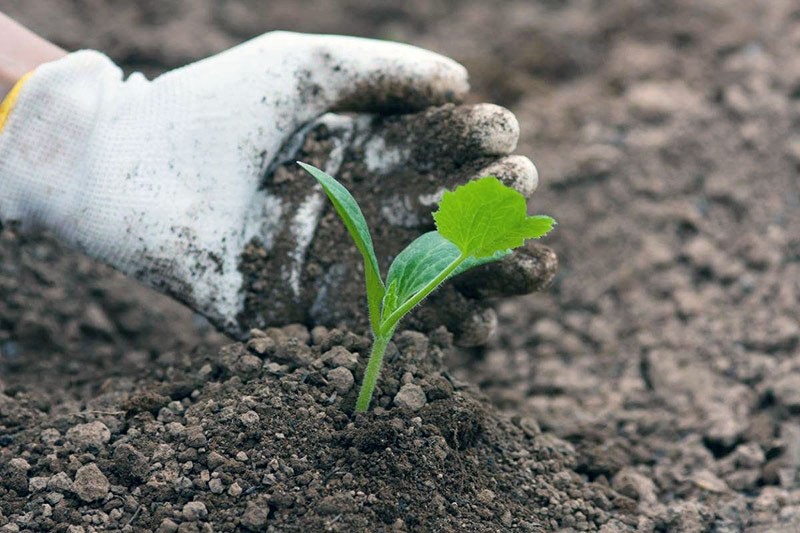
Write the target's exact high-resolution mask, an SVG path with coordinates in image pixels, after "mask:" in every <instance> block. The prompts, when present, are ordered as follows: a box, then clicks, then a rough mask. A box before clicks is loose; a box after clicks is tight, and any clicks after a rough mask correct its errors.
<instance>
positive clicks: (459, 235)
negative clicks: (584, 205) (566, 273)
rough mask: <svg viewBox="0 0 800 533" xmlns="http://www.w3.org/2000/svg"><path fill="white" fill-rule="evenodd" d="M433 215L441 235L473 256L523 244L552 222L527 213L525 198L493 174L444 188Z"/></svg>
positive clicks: (480, 255)
mask: <svg viewBox="0 0 800 533" xmlns="http://www.w3.org/2000/svg"><path fill="white" fill-rule="evenodd" d="M433 218H434V220H435V221H436V229H437V230H438V231H439V233H441V235H442V236H443V237H444V238H446V239H447V240H449V241H451V242H452V243H453V244H455V245H456V247H457V248H458V249H459V250H460V251H461V252H462V253H464V255H467V256H473V257H476V258H482V257H491V256H492V255H494V254H495V253H496V252H498V251H502V250H509V249H513V248H517V247H518V246H522V244H524V242H525V241H526V240H527V239H536V238H539V237H541V236H542V235H545V234H546V233H547V232H549V231H550V230H551V229H552V228H553V226H554V225H555V220H553V219H552V218H550V217H548V216H543V215H537V216H528V214H527V206H526V202H525V197H524V196H522V195H521V194H520V193H519V192H517V191H515V190H514V189H512V188H510V187H507V186H505V185H503V184H502V183H501V182H500V180H498V179H497V178H495V177H493V176H486V177H484V178H481V179H478V180H475V181H472V182H470V183H467V184H466V185H462V186H460V187H457V188H456V189H455V190H454V191H446V192H445V193H444V195H443V196H442V201H441V202H439V209H438V210H437V211H436V212H435V213H434V214H433Z"/></svg>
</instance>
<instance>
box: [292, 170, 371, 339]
mask: <svg viewBox="0 0 800 533" xmlns="http://www.w3.org/2000/svg"><path fill="white" fill-rule="evenodd" d="M297 164H298V165H300V166H301V167H303V168H304V169H305V170H306V171H307V172H308V173H309V174H311V175H312V176H314V178H315V179H316V180H317V181H318V182H319V184H320V185H322V188H323V190H324V191H325V194H327V195H328V198H329V199H330V201H331V202H332V203H333V207H334V208H335V209H336V212H337V213H338V214H339V216H340V217H341V219H342V221H343V222H344V225H345V226H346V227H347V231H348V232H349V233H350V236H351V237H352V238H353V241H355V244H356V248H358V251H359V252H361V256H362V257H363V258H364V275H365V277H366V286H367V303H368V305H369V320H370V323H371V325H372V329H373V330H374V331H377V330H378V327H379V324H380V314H381V301H382V300H383V294H384V286H383V281H382V280H381V273H380V267H378V258H377V257H376V256H375V249H374V247H373V246H372V236H371V235H370V233H369V227H368V226H367V221H366V219H365V218H364V214H363V213H362V212H361V208H360V207H359V206H358V202H356V200H355V198H353V196H352V195H351V194H350V192H349V191H348V190H347V189H346V188H345V187H344V185H342V184H341V183H339V182H338V181H336V179H334V178H333V177H331V176H329V175H328V174H326V173H325V172H323V171H321V170H320V169H318V168H316V167H313V166H311V165H307V164H306V163H301V162H300V161H298V162H297ZM331 244H332V245H335V243H331Z"/></svg>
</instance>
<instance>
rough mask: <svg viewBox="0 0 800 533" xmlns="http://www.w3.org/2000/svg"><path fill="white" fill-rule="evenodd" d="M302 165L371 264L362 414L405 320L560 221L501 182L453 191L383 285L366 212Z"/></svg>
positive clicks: (324, 177) (323, 175) (359, 406)
mask: <svg viewBox="0 0 800 533" xmlns="http://www.w3.org/2000/svg"><path fill="white" fill-rule="evenodd" d="M298 164H299V165H300V166H301V167H303V168H304V169H305V170H306V171H308V173H309V174H311V175H312V176H313V177H314V178H316V180H317V181H318V182H319V183H320V185H322V188H323V190H324V191H325V193H326V194H327V195H328V198H329V199H330V201H331V202H332V203H333V206H334V208H335V209H336V212H337V213H338V214H339V216H340V217H341V218H342V220H343V221H344V225H345V226H346V227H347V231H348V232H349V233H350V236H351V237H352V238H353V240H354V241H355V245H356V247H357V248H358V250H359V252H361V255H362V256H363V258H364V275H365V278H366V279H365V281H366V287H367V306H368V309H369V321H370V326H371V328H372V334H373V336H374V342H373V344H372V353H371V354H370V356H369V361H368V362H367V369H366V372H365V373H364V380H363V382H362V384H361V390H360V392H359V394H358V399H357V400H356V412H357V413H364V412H366V411H367V409H368V408H369V404H370V401H371V400H372V394H373V392H374V391H375V385H376V383H377V382H378V375H379V374H380V371H381V366H382V364H383V355H384V353H385V352H386V346H387V345H388V344H389V341H390V340H391V338H392V335H393V334H394V331H395V328H397V324H398V323H399V322H400V320H401V319H402V318H403V317H404V316H405V315H406V314H408V312H409V311H411V310H412V309H413V308H414V307H415V306H416V305H417V304H419V303H420V302H421V301H422V300H424V299H425V297H427V296H428V295H429V294H430V293H432V292H433V291H434V290H435V289H436V288H437V287H438V286H439V285H441V284H442V283H444V282H445V281H446V280H448V279H449V278H451V277H453V276H456V275H458V274H460V273H462V272H465V271H467V270H469V269H471V268H474V267H476V266H478V265H483V264H486V263H490V262H492V261H497V260H499V259H502V258H503V257H505V256H506V255H508V254H510V253H511V250H512V249H514V248H517V247H519V246H522V245H523V244H524V243H525V241H526V240H527V239H536V238H539V237H541V236H543V235H545V234H546V233H548V232H549V231H550V230H551V229H552V228H553V226H554V225H555V220H553V219H552V218H550V217H548V216H542V215H537V216H528V214H527V209H526V203H525V197H523V196H522V195H521V194H520V193H519V192H517V191H515V190H514V189H512V188H510V187H507V186H505V185H503V184H502V183H501V182H500V180H498V179H497V178H495V177H493V176H486V177H484V178H481V179H478V180H475V181H472V182H470V183H467V184H466V185H462V186H460V187H457V188H456V189H455V190H454V191H446V192H445V193H444V195H443V197H442V200H441V202H439V209H438V210H437V211H436V212H434V213H433V218H434V221H435V222H436V231H430V232H428V233H425V234H423V235H421V236H420V237H418V238H417V239H416V240H415V241H414V242H412V243H411V244H409V245H408V246H407V247H406V248H405V249H404V250H403V251H401V252H400V253H399V254H398V255H397V257H395V259H394V261H393V262H392V264H391V266H390V267H389V273H388V275H387V276H386V281H384V280H383V279H382V278H381V273H380V267H379V266H378V259H377V257H376V256H375V250H374V248H373V246H372V237H371V235H370V232H369V228H368V227H367V221H366V220H365V219H364V215H363V213H362V212H361V208H360V207H359V206H358V203H357V202H356V201H355V199H354V198H353V196H352V195H351V194H350V193H349V192H348V190H347V189H346V188H345V187H344V186H343V185H342V184H341V183H339V182H338V181H336V180H335V179H334V178H332V177H331V176H329V175H328V174H326V173H325V172H323V171H321V170H320V169H318V168H315V167H313V166H311V165H307V164H305V163H300V162H299V161H298Z"/></svg>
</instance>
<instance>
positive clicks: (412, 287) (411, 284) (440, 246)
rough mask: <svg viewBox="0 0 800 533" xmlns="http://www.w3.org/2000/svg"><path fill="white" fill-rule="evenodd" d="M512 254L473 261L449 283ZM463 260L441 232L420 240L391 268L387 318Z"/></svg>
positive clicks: (499, 254) (461, 268) (388, 276)
mask: <svg viewBox="0 0 800 533" xmlns="http://www.w3.org/2000/svg"><path fill="white" fill-rule="evenodd" d="M509 253H511V251H510V250H501V251H498V252H496V253H495V254H494V255H492V256H490V257H483V258H481V259H476V258H474V257H469V258H467V259H465V260H464V261H463V262H462V263H461V264H460V265H459V266H458V268H456V269H455V270H454V271H453V272H452V273H451V274H450V276H448V279H449V278H452V277H453V276H457V275H458V274H460V273H462V272H465V271H467V270H469V269H471V268H473V267H476V266H478V265H482V264H485V263H489V262H492V261H497V260H498V259H501V258H503V257H505V256H506V255H508V254H509ZM460 256H461V252H460V251H459V249H458V247H457V246H456V245H455V244H453V243H452V242H450V241H448V240H447V239H445V238H444V237H442V235H441V234H440V233H439V232H438V231H429V232H428V233H424V234H422V235H420V236H419V237H417V239H416V240H414V242H412V243H411V244H409V245H408V246H407V247H406V248H405V249H404V250H403V251H402V252H400V253H399V254H398V255H397V257H396V258H395V259H394V261H393V262H392V266H390V267H389V274H388V275H387V277H386V283H387V285H388V286H389V290H388V291H387V293H386V298H385V299H384V308H383V317H384V318H385V317H388V316H389V315H391V314H392V312H394V311H395V310H396V309H397V308H399V307H400V306H402V305H403V304H404V303H405V302H407V301H408V300H409V299H411V297H412V296H414V295H415V294H416V293H417V292H419V290H420V289H422V288H423V287H425V286H426V285H427V284H428V283H429V282H430V281H432V280H433V279H434V278H436V276H438V275H439V273H441V272H442V271H443V270H444V269H445V268H446V267H447V266H448V265H450V264H451V263H452V262H453V261H455V260H456V259H458V258H459V257H460Z"/></svg>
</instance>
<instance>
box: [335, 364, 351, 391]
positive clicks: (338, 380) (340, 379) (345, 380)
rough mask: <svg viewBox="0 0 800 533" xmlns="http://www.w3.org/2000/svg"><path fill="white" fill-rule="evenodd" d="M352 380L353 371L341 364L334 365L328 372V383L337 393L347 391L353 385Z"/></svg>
mask: <svg viewBox="0 0 800 533" xmlns="http://www.w3.org/2000/svg"><path fill="white" fill-rule="evenodd" d="M354 382H355V379H354V378H353V373H352V372H350V370H348V369H347V368H345V367H343V366H339V367H336V368H334V369H333V370H331V371H330V372H328V383H330V385H331V386H332V387H333V388H334V389H335V390H336V392H338V393H339V394H345V393H346V392H348V391H349V390H350V389H351V388H352V387H353V383H354Z"/></svg>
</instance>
